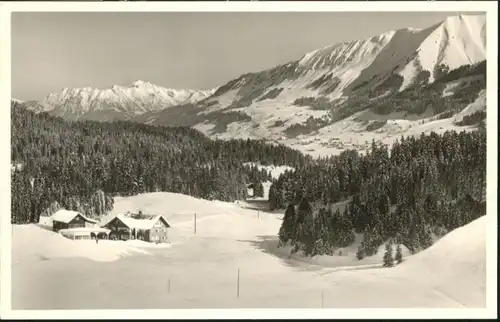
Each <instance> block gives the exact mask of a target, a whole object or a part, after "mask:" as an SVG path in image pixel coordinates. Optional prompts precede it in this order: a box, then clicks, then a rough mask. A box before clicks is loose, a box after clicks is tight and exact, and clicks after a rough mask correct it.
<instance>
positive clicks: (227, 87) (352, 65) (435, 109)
mask: <svg viewBox="0 0 500 322" xmlns="http://www.w3.org/2000/svg"><path fill="white" fill-rule="evenodd" d="M485 60H486V15H459V16H452V17H448V18H447V19H445V20H444V21H442V22H440V23H438V24H435V25H433V26H430V27H428V28H425V29H419V30H417V29H412V28H406V29H401V30H396V31H389V32H386V33H383V34H381V35H378V36H373V37H369V38H367V39H362V40H355V41H351V42H345V43H339V44H334V45H330V46H327V47H324V48H321V49H317V50H315V51H312V52H309V53H307V54H305V55H304V56H303V57H301V58H300V59H298V60H296V61H292V62H288V63H285V64H283V65H281V66H277V67H275V68H272V69H268V70H264V71H260V72H254V73H247V74H244V75H242V76H240V77H238V78H237V79H234V80H230V81H229V82H227V83H226V84H224V85H222V86H220V87H218V88H217V89H214V90H210V91H173V90H168V89H164V88H161V87H158V86H155V85H152V84H149V83H145V82H136V83H134V84H132V85H131V86H129V87H119V86H114V87H113V88H111V89H107V90H94V89H90V88H87V89H65V90H63V91H62V92H60V93H55V94H51V95H49V96H48V97H47V98H46V99H45V100H43V101H42V102H39V103H29V104H28V105H29V106H31V107H30V108H31V109H34V110H44V111H49V112H50V113H51V114H54V115H58V116H62V117H65V118H67V119H72V120H77V119H94V120H114V119H128V120H133V121H137V122H144V123H148V124H157V125H167V126H179V125H182V126H192V127H195V128H197V129H199V130H200V131H202V132H204V133H205V134H207V135H209V136H212V137H220V138H234V137H236V138H248V137H250V138H265V139H267V140H271V141H277V142H280V143H284V144H287V145H291V146H294V147H296V148H298V149H300V150H303V151H304V152H311V153H313V154H323V153H326V154H331V153H334V154H336V153H339V152H341V151H342V150H343V149H345V148H357V149H363V148H364V147H365V146H366V145H367V142H371V140H372V139H375V140H379V141H383V142H386V143H390V142H391V141H393V140H394V139H395V138H397V137H400V136H401V135H404V134H408V133H410V134H412V133H413V134H419V133H421V132H426V131H430V130H434V131H436V130H437V131H439V130H446V129H450V128H452V127H456V126H460V124H459V123H460V121H462V119H463V117H464V116H467V115H470V114H471V113H476V112H478V111H482V110H484V109H485V96H486V93H485V89H486V72H485V71H486V62H485ZM457 68H458V70H457ZM472 105H473V106H472ZM462 127H463V124H462ZM465 128H467V127H465Z"/></svg>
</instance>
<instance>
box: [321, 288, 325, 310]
mask: <svg viewBox="0 0 500 322" xmlns="http://www.w3.org/2000/svg"><path fill="white" fill-rule="evenodd" d="M323 302H324V294H323V291H321V308H324V303H323Z"/></svg>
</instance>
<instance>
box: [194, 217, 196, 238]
mask: <svg viewBox="0 0 500 322" xmlns="http://www.w3.org/2000/svg"><path fill="white" fill-rule="evenodd" d="M194 233H195V234H196V213H194Z"/></svg>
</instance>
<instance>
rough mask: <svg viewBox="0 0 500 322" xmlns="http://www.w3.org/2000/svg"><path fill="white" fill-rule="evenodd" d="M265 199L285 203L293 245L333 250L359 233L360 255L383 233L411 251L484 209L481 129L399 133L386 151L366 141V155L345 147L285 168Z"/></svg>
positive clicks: (283, 238) (285, 232)
mask: <svg viewBox="0 0 500 322" xmlns="http://www.w3.org/2000/svg"><path fill="white" fill-rule="evenodd" d="M269 199H270V201H269V202H270V206H271V209H279V208H283V207H287V208H286V211H285V215H284V218H283V223H282V226H281V228H280V231H279V238H280V242H281V244H287V243H288V244H290V245H293V246H294V248H293V250H292V251H294V252H296V251H299V250H301V251H303V252H304V253H305V254H306V255H320V254H332V252H333V251H334V250H335V249H336V248H341V247H346V246H348V245H350V244H351V243H352V242H353V241H354V239H355V233H363V240H362V242H361V245H360V247H359V249H358V253H357V257H358V259H363V258H364V257H366V256H372V255H374V254H375V253H376V252H377V250H378V248H379V247H380V246H381V245H382V244H383V243H385V242H386V241H388V240H389V241H394V242H395V243H397V245H400V244H402V245H405V246H406V247H407V248H408V249H409V250H410V251H411V252H413V253H414V252H417V251H419V250H422V249H425V248H427V247H429V246H431V245H432V243H433V241H434V240H435V238H439V237H442V236H443V235H444V234H446V233H447V232H449V231H451V230H453V229H455V228H458V227H460V226H463V225H465V224H468V223H469V222H471V221H473V220H474V219H477V218H478V217H480V216H482V215H484V214H485V213H486V132H485V131H484V128H480V129H479V130H478V131H474V132H465V131H463V132H461V133H457V132H455V131H447V132H445V133H444V134H443V135H437V134H436V133H431V134H429V135H425V134H422V135H421V136H420V137H419V138H414V137H409V138H404V137H402V138H401V139H400V140H399V141H396V142H395V144H394V145H393V147H392V149H391V151H389V149H388V148H387V147H386V146H384V145H379V144H376V143H372V147H371V149H370V151H369V152H368V153H367V154H366V155H360V154H359V153H357V152H355V151H345V152H343V153H342V154H340V155H339V156H334V157H328V158H324V159H321V160H318V161H317V162H315V163H308V164H306V166H305V167H301V168H298V169H297V170H296V171H294V172H290V171H289V172H286V173H284V174H283V175H282V176H280V178H279V179H278V180H276V181H274V183H273V184H272V186H271V188H270V191H269ZM334 204H337V205H339V204H340V205H342V204H343V205H344V207H343V209H341V208H342V207H335V208H336V209H335V210H334V209H333V208H334V207H332V205H334Z"/></svg>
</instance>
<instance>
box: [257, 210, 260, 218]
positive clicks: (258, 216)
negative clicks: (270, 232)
mask: <svg viewBox="0 0 500 322" xmlns="http://www.w3.org/2000/svg"><path fill="white" fill-rule="evenodd" d="M257 218H260V210H257Z"/></svg>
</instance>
